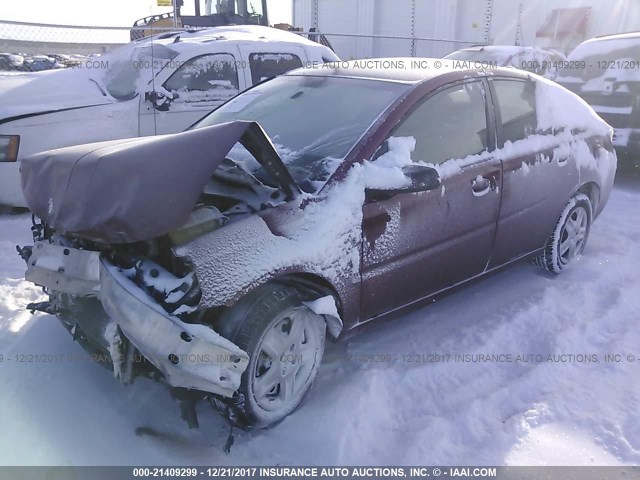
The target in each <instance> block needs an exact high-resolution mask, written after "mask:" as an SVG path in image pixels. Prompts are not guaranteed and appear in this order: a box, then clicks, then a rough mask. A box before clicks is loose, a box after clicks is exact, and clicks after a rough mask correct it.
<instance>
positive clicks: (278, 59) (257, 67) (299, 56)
mask: <svg viewBox="0 0 640 480" xmlns="http://www.w3.org/2000/svg"><path fill="white" fill-rule="evenodd" d="M238 47H239V49H240V53H241V55H242V64H243V66H247V65H248V67H249V68H245V69H244V73H245V75H246V78H245V81H246V82H247V85H255V84H256V83H260V82H262V81H263V80H266V79H267V78H271V77H275V76H278V75H282V74H283V73H286V72H288V71H290V70H295V69H296V68H300V67H302V66H303V65H307V64H308V58H307V54H306V52H305V49H304V48H303V47H302V46H301V45H295V44H289V43H278V42H264V43H263V44H256V43H245V44H239V45H238Z"/></svg>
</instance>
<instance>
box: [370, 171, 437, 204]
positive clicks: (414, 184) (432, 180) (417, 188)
mask: <svg viewBox="0 0 640 480" xmlns="http://www.w3.org/2000/svg"><path fill="white" fill-rule="evenodd" d="M402 173H404V175H405V177H407V178H408V179H409V180H410V182H409V184H407V185H406V186H404V187H399V188H392V189H379V188H367V189H366V190H365V197H366V201H367V202H379V201H381V200H387V199H389V198H392V197H395V196H396V195H400V194H403V193H419V192H428V191H430V190H435V189H436V188H438V187H439V186H440V185H441V182H440V174H439V173H438V171H437V170H436V169H435V168H433V167H427V166H426V165H415V164H412V165H407V166H405V167H403V168H402Z"/></svg>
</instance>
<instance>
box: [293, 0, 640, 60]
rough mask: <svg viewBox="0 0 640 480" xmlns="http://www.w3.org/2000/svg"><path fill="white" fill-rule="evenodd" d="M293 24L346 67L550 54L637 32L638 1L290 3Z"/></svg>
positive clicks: (329, 0)
mask: <svg viewBox="0 0 640 480" xmlns="http://www.w3.org/2000/svg"><path fill="white" fill-rule="evenodd" d="M293 24H294V25H295V26H296V27H302V28H303V29H304V30H305V31H309V30H310V29H313V28H315V29H316V30H317V31H319V32H321V33H324V34H325V35H327V38H328V39H329V40H330V41H331V43H332V44H333V46H334V48H335V50H336V53H337V54H338V55H339V56H340V57H341V58H345V59H349V58H372V57H385V56H428V57H441V56H443V55H446V54H447V53H450V52H452V51H454V50H457V49H459V48H464V47H468V46H469V45H472V44H496V45H516V44H518V45H530V46H542V47H555V48H558V49H560V50H564V51H565V52H566V51H568V50H570V49H571V48H572V47H574V46H575V45H577V44H578V43H580V42H581V41H582V40H585V39H587V38H591V37H594V36H598V35H605V34H611V33H619V32H627V31H637V30H640V2H638V0H293Z"/></svg>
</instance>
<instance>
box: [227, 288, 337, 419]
mask: <svg viewBox="0 0 640 480" xmlns="http://www.w3.org/2000/svg"><path fill="white" fill-rule="evenodd" d="M219 331H220V333H221V334H222V335H223V336H225V337H227V338H228V339H229V340H231V341H232V342H234V343H235V344H236V345H238V346H239V347H240V348H241V349H243V350H244V351H245V352H247V353H248V354H249V358H250V360H249V366H248V367H247V370H246V371H245V372H244V373H243V375H242V381H241V385H240V389H239V393H240V394H242V396H243V402H241V403H240V404H239V405H236V409H238V410H240V411H239V412H234V413H235V416H237V417H238V419H237V421H239V423H241V424H243V425H244V426H256V427H258V428H267V427H270V426H272V425H274V424H276V423H278V422H280V421H281V420H282V419H284V418H285V417H286V416H287V415H289V414H290V413H291V412H293V411H294V410H295V409H296V408H297V407H298V406H299V405H300V403H301V402H302V400H303V399H304V396H305V395H306V393H307V392H308V391H309V389H310V388H311V385H312V384H313V381H314V379H315V377H316V374H317V373H318V369H319V367H320V362H321V360H322V355H323V353H324V343H325V335H326V323H325V320H324V318H323V317H322V316H320V315H316V314H315V313H313V312H312V311H311V310H310V309H309V308H308V307H306V306H305V305H304V304H303V302H302V299H301V297H300V295H299V293H298V291H297V290H295V289H293V288H291V287H286V286H283V285H277V284H273V285H266V286H264V287H261V288H259V289H258V290H257V291H256V292H252V293H251V294H249V295H248V296H247V297H246V298H245V299H243V300H241V301H240V302H239V303H238V304H237V305H236V306H234V307H233V308H231V309H230V310H229V311H228V312H227V313H225V314H224V315H223V316H222V318H221V319H220V322H219Z"/></svg>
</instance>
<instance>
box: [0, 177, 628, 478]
mask: <svg viewBox="0 0 640 480" xmlns="http://www.w3.org/2000/svg"><path fill="white" fill-rule="evenodd" d="M638 205H640V183H639V182H624V183H622V184H619V185H617V186H616V189H615V190H614V192H613V194H612V197H611V200H610V201H609V204H608V206H607V208H606V209H605V211H604V213H603V214H602V216H601V217H600V218H599V219H598V221H597V222H596V223H595V225H594V227H593V230H592V232H591V237H590V241H589V245H588V246H587V250H586V252H585V256H584V257H583V258H582V259H581V260H580V261H579V262H578V263H577V264H576V265H575V266H573V267H572V268H570V269H569V270H568V271H566V272H564V273H563V274H562V275H561V276H558V277H555V276H550V275H547V274H545V273H544V272H542V271H540V270H538V269H536V268H534V267H532V266H529V265H528V264H526V263H522V264H518V265H515V266H513V267H511V268H509V269H507V270H505V271H503V272H501V273H498V274H495V275H492V276H491V277H490V278H487V279H483V280H480V281H478V282H475V283H474V284H472V285H470V286H468V287H466V288H464V289H461V290H460V291H458V292H457V293H455V294H452V295H450V296H448V297H447V298H445V299H443V300H441V301H439V302H437V303H435V304H434V305H431V306H429V307H428V308H424V309H421V310H418V311H416V312H414V313H411V314H409V315H406V316H404V317H403V318H399V319H397V320H394V321H389V322H385V323H384V324H381V325H377V326H374V327H373V328H371V329H369V330H367V331H366V332H363V333H362V334H361V335H359V336H357V337H353V338H352V339H350V340H347V341H346V342H344V343H342V344H338V345H333V346H330V347H329V348H328V349H327V352H326V354H325V360H324V363H323V366H322V368H321V370H320V373H319V375H318V379H317V382H316V385H315V387H314V389H313V390H312V391H311V393H310V395H309V396H308V397H307V400H306V403H305V404H304V405H303V406H302V408H301V409H300V410H299V411H297V412H296V413H295V414H294V415H292V416H291V417H289V418H287V419H285V421H283V422H282V423H281V424H280V425H278V426H276V427H274V428H273V429H271V430H268V431H259V432H251V433H246V432H238V431H235V444H234V445H233V447H232V450H231V453H230V454H228V455H227V454H225V453H223V451H222V447H223V445H224V443H225V441H226V439H227V433H228V427H227V426H226V424H225V423H224V422H223V421H222V420H221V419H220V418H218V416H217V415H216V414H215V413H214V412H213V411H212V410H211V409H210V408H209V407H207V406H206V405H205V404H202V405H201V406H200V408H199V413H200V423H201V428H200V429H199V430H189V429H188V428H187V426H186V424H185V423H183V422H182V421H181V420H180V418H179V414H178V409H177V406H176V404H175V403H174V401H173V400H172V399H171V397H170V396H169V394H168V392H167V391H166V390H165V388H164V387H162V386H160V385H158V384H154V383H153V382H151V381H148V380H144V379H142V380H137V381H136V383H135V384H134V385H133V386H130V387H123V386H121V385H120V384H119V383H118V382H117V381H116V380H115V379H114V378H113V376H112V375H111V374H110V372H108V371H107V370H105V369H103V368H101V367H100V366H98V365H96V364H94V363H92V362H91V361H90V360H89V358H88V356H87V355H86V354H85V353H84V351H83V350H82V349H81V348H80V347H79V346H78V345H77V344H75V343H74V342H72V341H71V338H70V337H69V335H68V334H67V332H66V331H65V330H64V329H63V328H62V327H61V326H60V325H59V324H58V323H57V321H56V320H55V319H54V318H53V317H51V316H48V315H44V314H38V315H34V316H31V315H30V314H29V313H28V312H26V311H25V310H24V306H25V305H26V304H27V303H28V302H30V301H34V300H37V299H38V298H39V295H40V293H39V291H38V289H36V288H35V287H33V286H32V285H31V284H29V283H26V282H25V281H23V280H22V278H23V273H24V264H23V262H22V260H20V259H19V258H18V257H17V255H16V253H15V248H14V246H15V245H16V244H28V243H30V231H29V225H30V223H29V222H30V221H29V217H28V216H27V215H0V355H2V356H3V362H2V363H0V385H1V387H0V388H1V394H0V425H1V426H2V431H3V433H4V434H3V435H2V436H0V464H1V465H7V464H18V465H19V464H41V465H118V464H207V465H216V464H282V465H286V464H296V465H301V464H324V465H331V464H351V465H356V464H360V465H381V464H422V465H424V464H427V465H445V464H493V465H502V464H510V465H519V464H533V465H544V464H558V465H564V464H568V465H601V464H608V465H617V464H638V463H640V417H639V416H638V414H637V408H638V405H639V404H640V382H638V378H640V375H639V374H640V329H639V328H638V326H639V324H640V296H639V294H640V268H639V267H640V213H638V211H639V210H638ZM31 354H36V355H40V356H41V355H43V354H45V355H50V357H49V359H50V360H54V361H52V362H48V363H43V362H37V361H36V362H20V361H19V360H42V358H37V357H35V358H30V357H29V355H31ZM413 354H418V355H420V356H422V355H423V354H424V355H428V354H441V355H444V356H446V355H450V356H451V357H450V358H449V361H448V362H440V363H424V362H409V361H408V360H410V358H409V357H411V356H412V355H413ZM456 354H484V355H500V354H502V355H504V356H506V355H508V354H511V359H512V362H510V363H508V362H477V361H476V362H461V361H456V360H455V355H456ZM531 354H541V355H542V356H543V359H544V361H542V362H540V361H536V360H535V359H533V361H529V362H523V361H519V362H516V361H515V360H516V358H517V356H518V355H520V356H523V357H524V356H528V355H531ZM548 354H555V355H557V356H559V355H563V354H564V355H565V356H564V357H558V358H557V360H558V361H556V362H549V361H546V360H547V358H548V357H547V356H548ZM606 354H612V355H614V354H620V355H621V356H622V357H621V360H622V361H621V362H620V363H615V362H605V355H606ZM368 355H372V356H373V357H372V360H383V361H378V362H368V361H364V360H365V359H364V358H362V357H367V356H368ZM570 355H581V357H578V358H577V359H573V358H571V357H570ZM629 355H633V356H634V361H629V360H631V357H629ZM59 356H62V357H63V358H62V359H60V358H59ZM585 357H588V358H589V359H590V360H592V361H590V362H580V361H577V360H583V359H584V358H585ZM388 358H391V359H392V361H384V360H387V359H388ZM413 359H414V360H415V359H416V358H413ZM445 359H446V357H445ZM506 359H507V357H503V360H506ZM594 359H595V360H597V361H593V360H594ZM419 360H422V358H419ZM563 360H564V361H563ZM572 360H573V361H572Z"/></svg>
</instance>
